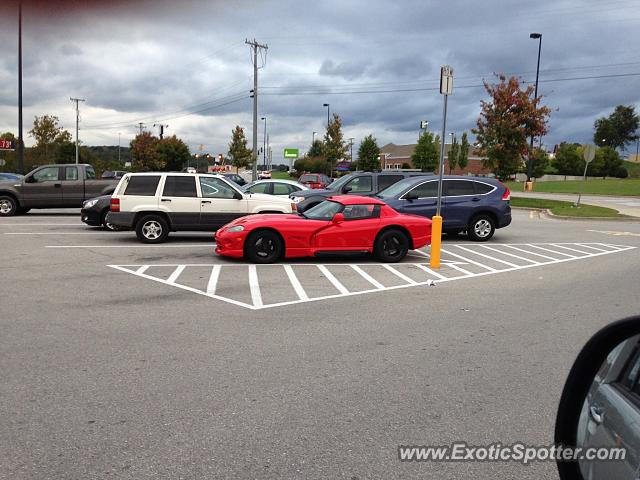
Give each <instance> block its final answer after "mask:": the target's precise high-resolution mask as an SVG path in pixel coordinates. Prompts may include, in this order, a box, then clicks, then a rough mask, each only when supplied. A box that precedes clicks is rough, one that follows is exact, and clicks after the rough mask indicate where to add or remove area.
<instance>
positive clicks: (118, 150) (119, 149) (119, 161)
mask: <svg viewBox="0 0 640 480" xmlns="http://www.w3.org/2000/svg"><path fill="white" fill-rule="evenodd" d="M118 165H120V132H118Z"/></svg>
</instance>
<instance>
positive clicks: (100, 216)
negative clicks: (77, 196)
mask: <svg viewBox="0 0 640 480" xmlns="http://www.w3.org/2000/svg"><path fill="white" fill-rule="evenodd" d="M110 208H111V195H102V196H101V197H96V198H91V199H89V200H87V201H86V202H84V204H83V205H82V210H80V219H81V220H82V221H83V222H84V223H86V224H87V225H90V226H92V227H104V228H106V229H107V230H116V229H117V228H116V227H115V226H114V225H111V224H110V223H109V219H108V218H107V217H108V214H109V209H110Z"/></svg>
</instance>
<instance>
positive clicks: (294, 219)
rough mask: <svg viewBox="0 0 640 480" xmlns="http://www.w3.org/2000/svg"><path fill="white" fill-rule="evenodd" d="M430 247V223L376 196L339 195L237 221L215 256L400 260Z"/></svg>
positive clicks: (221, 236)
mask: <svg viewBox="0 0 640 480" xmlns="http://www.w3.org/2000/svg"><path fill="white" fill-rule="evenodd" d="M429 243H431V220H429V219H428V218H424V217H419V216H416V215H405V214H401V213H398V212H397V211H395V210H394V209H393V208H391V207H390V206H388V205H386V204H385V203H384V202H382V201H380V200H378V199H377V198H371V197H359V196H355V195H340V196H334V197H329V198H328V199H327V200H325V201H324V202H322V203H320V204H318V205H316V206H315V207H313V208H311V209H309V210H307V211H305V212H304V214H299V215H281V214H260V215H249V216H246V217H242V218H238V219H237V220H234V221H233V222H231V223H228V224H227V225H225V226H224V227H222V228H221V229H220V230H218V231H217V232H216V253H218V254H219V255H224V256H228V257H237V258H242V257H246V258H247V259H248V260H250V261H252V262H254V263H273V262H275V261H277V260H279V259H280V258H283V257H286V258H293V257H312V256H320V255H324V254H336V253H373V255H374V256H375V257H376V258H378V259H379V260H381V261H383V262H399V261H400V260H402V259H403V258H404V257H405V255H406V254H407V251H408V250H409V249H415V248H420V247H423V246H425V245H428V244H429Z"/></svg>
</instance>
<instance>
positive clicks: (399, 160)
mask: <svg viewBox="0 0 640 480" xmlns="http://www.w3.org/2000/svg"><path fill="white" fill-rule="evenodd" d="M450 147H451V145H450V144H445V146H444V172H445V173H446V174H449V162H448V161H447V154H448V152H449V148H450ZM415 148H416V144H415V143H414V144H411V145H395V144H394V143H388V144H386V145H385V146H383V147H381V148H380V164H381V167H382V168H383V169H399V168H403V167H404V168H407V165H408V166H409V167H408V168H413V162H412V161H411V155H412V154H413V151H414V149H415ZM485 158H486V157H481V156H480V155H479V154H478V151H477V149H475V148H474V147H473V146H472V145H470V146H469V162H468V163H467V166H466V167H465V168H464V170H463V169H460V168H458V167H456V168H455V169H454V170H453V171H452V172H451V173H452V174H453V175H487V174H489V173H491V171H490V170H487V169H486V168H484V167H483V166H482V160H484V159H485Z"/></svg>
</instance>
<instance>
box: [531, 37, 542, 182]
mask: <svg viewBox="0 0 640 480" xmlns="http://www.w3.org/2000/svg"><path fill="white" fill-rule="evenodd" d="M529 38H531V39H533V40H538V63H537V66H536V86H535V91H534V94H533V101H534V102H535V101H536V100H537V99H538V78H539V77H540V53H541V51H542V34H541V33H535V32H534V33H531V34H529ZM541 142H542V141H541ZM532 176H533V135H531V143H530V146H529V158H527V185H528V186H529V187H530V188H531V190H533V184H532V183H531V177H532Z"/></svg>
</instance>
